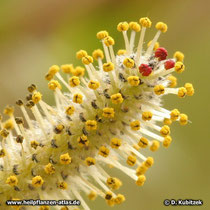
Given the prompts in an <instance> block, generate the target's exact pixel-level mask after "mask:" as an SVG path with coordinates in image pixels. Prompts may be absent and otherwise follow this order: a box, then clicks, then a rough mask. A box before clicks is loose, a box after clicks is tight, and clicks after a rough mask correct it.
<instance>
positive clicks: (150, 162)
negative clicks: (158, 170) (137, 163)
mask: <svg viewBox="0 0 210 210" xmlns="http://www.w3.org/2000/svg"><path fill="white" fill-rule="evenodd" d="M153 164H154V159H153V157H148V158H147V159H146V160H145V161H144V165H145V166H146V167H147V168H150V167H151V166H152V165H153Z"/></svg>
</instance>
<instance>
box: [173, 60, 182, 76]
mask: <svg viewBox="0 0 210 210" xmlns="http://www.w3.org/2000/svg"><path fill="white" fill-rule="evenodd" d="M174 68H175V71H176V72H177V73H182V72H183V71H184V69H185V65H184V64H183V63H182V62H181V61H177V62H176V63H175V67H174Z"/></svg>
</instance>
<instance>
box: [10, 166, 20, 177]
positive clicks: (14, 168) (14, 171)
mask: <svg viewBox="0 0 210 210" xmlns="http://www.w3.org/2000/svg"><path fill="white" fill-rule="evenodd" d="M17 168H18V165H14V166H13V169H12V171H13V173H14V174H15V175H19V174H20V173H19V172H18V169H17Z"/></svg>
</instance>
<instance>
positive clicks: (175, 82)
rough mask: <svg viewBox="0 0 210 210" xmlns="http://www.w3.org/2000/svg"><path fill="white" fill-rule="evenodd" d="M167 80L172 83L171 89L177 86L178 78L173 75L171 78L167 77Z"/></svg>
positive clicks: (170, 84)
mask: <svg viewBox="0 0 210 210" xmlns="http://www.w3.org/2000/svg"><path fill="white" fill-rule="evenodd" d="M167 80H169V81H170V83H169V87H171V88H173V87H176V85H177V78H176V77H174V76H172V75H171V76H169V77H167Z"/></svg>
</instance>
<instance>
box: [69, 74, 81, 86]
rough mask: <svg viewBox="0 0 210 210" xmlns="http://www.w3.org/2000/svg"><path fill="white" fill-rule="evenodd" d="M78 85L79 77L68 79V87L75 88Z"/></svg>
mask: <svg viewBox="0 0 210 210" xmlns="http://www.w3.org/2000/svg"><path fill="white" fill-rule="evenodd" d="M79 84H80V80H79V77H76V76H73V77H71V78H69V85H70V86H71V87H76V86H78V85H79Z"/></svg>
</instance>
